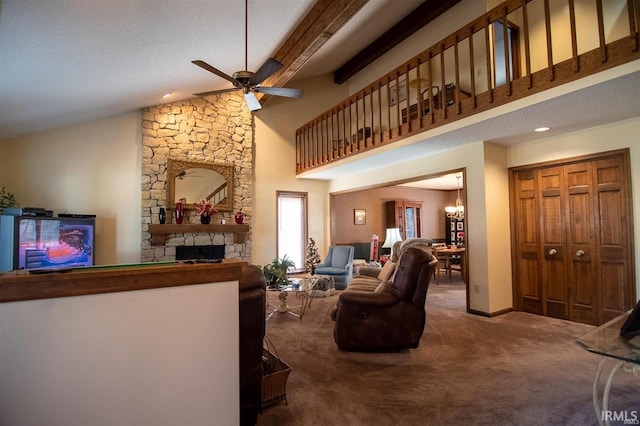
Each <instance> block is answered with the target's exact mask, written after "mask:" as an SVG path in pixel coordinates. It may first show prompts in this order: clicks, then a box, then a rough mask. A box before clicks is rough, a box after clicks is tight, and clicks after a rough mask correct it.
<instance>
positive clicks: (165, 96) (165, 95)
mask: <svg viewBox="0 0 640 426" xmlns="http://www.w3.org/2000/svg"><path fill="white" fill-rule="evenodd" d="M171 95H173V92H169V93H165V94H164V95H162V98H163V99H166V98H168V97H169V96H171Z"/></svg>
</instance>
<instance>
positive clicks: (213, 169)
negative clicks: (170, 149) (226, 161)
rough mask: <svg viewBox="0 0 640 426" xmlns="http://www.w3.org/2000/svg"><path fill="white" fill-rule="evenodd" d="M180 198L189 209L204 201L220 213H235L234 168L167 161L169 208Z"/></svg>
mask: <svg viewBox="0 0 640 426" xmlns="http://www.w3.org/2000/svg"><path fill="white" fill-rule="evenodd" d="M181 198H184V199H186V200H187V201H186V203H185V205H184V208H186V209H193V208H194V207H195V204H196V203H197V202H198V201H200V200H202V199H205V200H209V201H210V202H211V204H213V205H214V206H215V209H216V210H218V211H233V166H227V165H222V164H216V163H207V162H198V161H189V160H174V159H171V158H170V159H168V160H167V208H169V209H173V208H174V207H175V204H176V202H177V201H178V200H180V199H181Z"/></svg>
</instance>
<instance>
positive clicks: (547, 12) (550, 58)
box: [544, 0, 555, 81]
mask: <svg viewBox="0 0 640 426" xmlns="http://www.w3.org/2000/svg"><path fill="white" fill-rule="evenodd" d="M544 26H545V33H546V35H547V68H548V69H549V74H550V75H549V81H553V80H555V72H554V70H553V46H552V44H551V11H550V9H549V0H544Z"/></svg>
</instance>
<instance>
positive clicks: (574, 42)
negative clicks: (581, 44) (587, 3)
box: [569, 0, 580, 72]
mask: <svg viewBox="0 0 640 426" xmlns="http://www.w3.org/2000/svg"><path fill="white" fill-rule="evenodd" d="M569 26H570V27H571V28H570V29H571V55H572V57H573V72H578V71H580V62H579V61H578V35H577V34H576V5H575V1H574V0H569Z"/></svg>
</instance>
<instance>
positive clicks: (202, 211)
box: [196, 199, 218, 225]
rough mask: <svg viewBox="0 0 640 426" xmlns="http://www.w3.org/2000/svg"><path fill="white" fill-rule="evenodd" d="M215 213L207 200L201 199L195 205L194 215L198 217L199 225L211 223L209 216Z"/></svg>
mask: <svg viewBox="0 0 640 426" xmlns="http://www.w3.org/2000/svg"><path fill="white" fill-rule="evenodd" d="M217 212H218V211H217V210H216V209H214V208H213V204H211V203H210V202H209V201H207V200H204V199H203V200H200V201H199V202H198V203H196V213H197V214H198V215H199V216H200V223H202V224H204V225H207V224H209V223H211V215H214V214H216V213H217Z"/></svg>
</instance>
